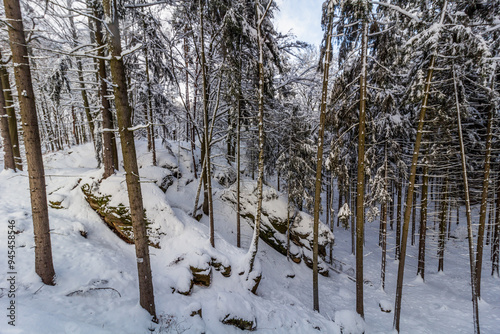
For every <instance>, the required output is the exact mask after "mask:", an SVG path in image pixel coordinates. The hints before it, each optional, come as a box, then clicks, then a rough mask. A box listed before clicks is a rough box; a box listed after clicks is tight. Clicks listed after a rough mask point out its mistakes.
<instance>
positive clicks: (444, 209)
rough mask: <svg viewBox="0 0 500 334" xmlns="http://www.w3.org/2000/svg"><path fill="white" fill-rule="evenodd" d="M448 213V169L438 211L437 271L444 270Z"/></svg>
mask: <svg viewBox="0 0 500 334" xmlns="http://www.w3.org/2000/svg"><path fill="white" fill-rule="evenodd" d="M447 213H448V171H447V172H446V176H445V180H444V184H443V187H442V191H441V210H440V211H439V238H438V251H437V256H438V272H439V271H443V270H444V246H445V237H446V223H447V221H448V219H447V217H446V215H447Z"/></svg>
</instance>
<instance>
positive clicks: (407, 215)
mask: <svg viewBox="0 0 500 334" xmlns="http://www.w3.org/2000/svg"><path fill="white" fill-rule="evenodd" d="M447 4H448V2H447V1H445V2H444V4H443V9H442V13H441V20H440V23H441V24H442V23H443V20H444V15H445V12H446V6H447ZM435 62H436V55H435V54H433V55H432V56H431V59H430V63H429V69H428V72H427V78H426V80H425V85H424V96H423V100H422V108H421V109H420V117H419V120H418V127H417V137H416V139H415V147H414V149H413V157H412V162H411V167H410V182H409V185H408V190H407V197H406V206H405V213H404V221H403V235H402V239H401V256H400V259H399V267H398V278H397V286H396V302H395V307H394V309H395V311H394V328H395V329H396V330H397V331H398V332H399V321H400V318H401V301H402V297H403V276H404V270H405V259H406V245H407V243H408V225H409V223H410V214H411V208H412V204H413V190H414V188H415V177H416V174H417V163H418V153H419V150H420V143H421V140H422V134H423V128H424V120H425V112H426V109H427V101H428V99H429V91H430V88H431V80H432V73H433V71H434V64H435Z"/></svg>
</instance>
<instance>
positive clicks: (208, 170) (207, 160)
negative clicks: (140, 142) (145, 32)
mask: <svg viewBox="0 0 500 334" xmlns="http://www.w3.org/2000/svg"><path fill="white" fill-rule="evenodd" d="M199 6H200V39H201V41H200V44H201V45H200V48H201V59H200V60H201V79H202V80H201V81H202V89H203V123H204V124H203V125H204V139H203V141H204V143H203V144H204V149H205V156H204V158H205V169H206V172H205V177H206V187H205V195H206V196H205V198H204V199H205V200H206V201H207V202H208V203H207V204H208V214H209V216H208V217H209V230H210V245H212V247H215V231H214V229H215V227H214V212H213V211H214V210H213V202H212V173H211V168H212V166H211V164H210V134H209V128H210V125H209V122H208V98H209V96H208V79H207V64H206V58H205V39H204V27H203V2H202V1H201V0H200V1H199Z"/></svg>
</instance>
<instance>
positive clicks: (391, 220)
mask: <svg viewBox="0 0 500 334" xmlns="http://www.w3.org/2000/svg"><path fill="white" fill-rule="evenodd" d="M390 189H391V191H390V193H391V194H392V201H391V202H390V203H389V225H390V226H391V231H393V230H394V203H395V202H396V200H395V199H396V197H395V193H394V180H392V181H391V185H390Z"/></svg>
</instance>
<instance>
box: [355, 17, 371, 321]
mask: <svg viewBox="0 0 500 334" xmlns="http://www.w3.org/2000/svg"><path fill="white" fill-rule="evenodd" d="M361 29H362V42H361V75H360V78H359V92H360V102H359V131H358V133H359V134H358V187H357V192H356V312H358V314H359V315H360V316H361V317H362V318H364V317H365V313H364V307H363V284H364V283H363V256H364V255H363V243H364V240H365V228H364V224H365V217H364V214H365V212H364V211H365V205H364V204H365V203H364V202H365V117H366V75H367V64H366V63H367V53H368V24H367V22H366V19H364V20H363V26H362V28H361Z"/></svg>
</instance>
